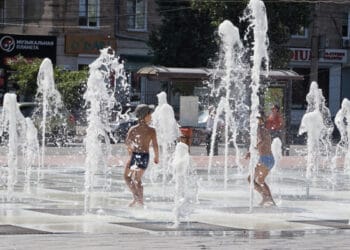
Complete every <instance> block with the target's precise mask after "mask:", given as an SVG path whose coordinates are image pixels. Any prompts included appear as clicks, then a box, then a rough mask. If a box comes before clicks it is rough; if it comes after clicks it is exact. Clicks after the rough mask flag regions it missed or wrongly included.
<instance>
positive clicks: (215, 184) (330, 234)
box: [0, 144, 350, 249]
mask: <svg viewBox="0 0 350 250" xmlns="http://www.w3.org/2000/svg"><path fill="white" fill-rule="evenodd" d="M232 150H233V149H232V148H230V158H229V160H228V163H229V164H228V168H227V177H228V178H227V185H226V188H225V185H224V179H225V178H224V173H225V168H224V157H223V155H222V153H223V148H220V155H219V156H215V157H214V159H213V167H212V171H211V174H210V175H208V170H207V169H208V157H207V156H205V149H204V147H203V146H201V147H192V148H191V158H192V171H191V180H194V182H193V183H189V184H188V186H187V187H186V192H187V194H189V195H187V196H186V197H188V198H187V199H188V200H187V201H188V202H187V203H186V207H185V208H183V210H182V211H183V214H181V217H180V224H179V225H178V226H174V222H175V217H176V216H175V215H176V213H175V212H174V206H175V203H174V195H175V191H174V188H175V183H174V180H171V179H168V180H166V182H163V181H162V180H161V179H159V178H155V177H154V176H152V173H154V170H152V168H154V169H155V168H157V166H156V165H151V166H150V167H149V169H148V170H147V172H146V175H145V178H144V194H145V205H146V206H145V207H144V208H140V207H136V208H129V207H128V204H129V202H130V201H131V199H132V196H131V193H130V192H129V190H127V189H126V186H125V183H124V180H123V169H124V167H123V165H124V162H125V159H126V158H125V149H124V148H123V146H122V145H121V144H117V145H114V146H113V156H112V157H110V158H109V160H108V169H107V171H105V172H103V171H102V170H101V171H98V174H97V175H96V178H95V182H94V185H93V186H94V187H93V191H92V192H91V193H89V198H90V199H89V203H88V205H86V203H85V202H84V200H85V198H86V193H85V192H84V190H85V188H84V173H85V169H84V159H85V156H84V154H83V152H84V148H83V147H81V146H79V145H76V146H75V147H64V148H60V149H58V148H53V147H52V148H47V149H46V152H47V154H46V156H45V163H46V164H45V167H44V168H43V169H40V170H39V169H38V168H37V167H36V166H35V167H33V169H32V174H31V179H30V185H29V187H28V185H26V178H25V174H24V169H23V167H22V166H23V162H22V163H21V161H20V164H19V165H20V167H19V170H18V182H17V183H16V185H15V187H14V191H13V192H12V191H11V192H9V190H8V188H7V187H6V185H5V183H6V178H5V177H6V168H7V167H6V161H7V159H6V158H7V157H6V150H5V149H1V158H0V163H1V166H2V167H1V171H2V178H1V181H2V183H1V185H2V186H1V188H2V191H1V193H0V199H1V200H0V206H1V208H0V243H1V244H0V249H349V246H350V230H349V229H350V225H349V219H350V175H349V174H347V173H345V172H344V170H343V169H342V167H339V168H337V169H336V170H333V171H332V170H331V168H329V167H327V166H324V167H323V168H321V169H319V170H318V173H317V174H315V175H314V177H313V178H312V180H311V181H309V182H308V181H306V179H305V159H304V154H305V153H304V152H303V147H293V148H292V149H291V154H290V156H285V157H284V158H283V159H282V160H281V162H280V164H279V166H277V167H276V168H275V169H273V171H272V172H271V174H270V176H269V177H268V179H267V182H268V183H269V184H270V187H271V190H272V193H273V196H274V199H275V201H276V203H277V206H276V207H268V208H265V207H260V206H259V205H258V204H259V202H260V197H258V195H257V194H256V193H255V194H254V196H253V199H252V201H253V203H252V204H253V206H252V207H251V205H250V204H251V203H250V200H251V199H250V192H249V185H248V183H247V173H248V168H247V167H246V165H247V162H244V161H241V162H242V164H243V166H244V167H243V168H239V167H237V165H236V164H235V159H234V157H233V156H231V155H232V152H231V151H232ZM38 171H40V174H41V177H40V180H39V183H38V182H37V175H38Z"/></svg>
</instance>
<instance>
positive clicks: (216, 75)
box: [208, 20, 248, 189]
mask: <svg viewBox="0 0 350 250" xmlns="http://www.w3.org/2000/svg"><path fill="white" fill-rule="evenodd" d="M219 36H220V39H221V43H222V45H221V48H220V55H219V61H218V62H217V66H216V69H215V70H214V72H213V74H212V76H211V83H210V84H209V86H210V87H211V89H212V93H211V94H212V96H215V97H220V102H219V104H218V107H217V110H216V115H215V118H214V125H213V133H212V137H211V147H210V149H211V150H210V153H209V156H210V157H209V163H208V178H210V173H211V167H212V158H213V149H214V143H215V139H216V137H217V128H218V122H219V121H220V119H219V117H220V116H222V115H224V116H225V119H224V120H225V129H224V138H225V165H224V167H225V168H224V169H225V171H224V187H225V189H226V188H227V179H228V176H227V167H228V161H227V159H228V145H229V139H230V138H229V130H230V132H231V134H232V136H231V139H230V140H231V141H232V143H233V145H234V147H235V152H236V164H237V166H238V167H239V168H240V169H242V166H241V164H240V162H239V157H240V150H239V148H238V144H237V140H236V139H237V134H238V130H241V131H242V130H243V129H244V127H245V126H244V125H243V122H242V121H244V120H246V119H244V115H245V114H247V110H248V107H247V105H245V101H246V87H245V82H244V80H245V79H246V78H247V72H248V70H247V65H246V64H244V62H243V61H242V58H243V56H244V52H245V51H244V47H243V44H242V42H241V39H240V35H239V30H238V28H237V27H235V26H234V25H233V24H232V23H231V22H230V21H228V20H225V21H224V22H222V23H221V24H220V25H219ZM222 95H224V96H222Z"/></svg>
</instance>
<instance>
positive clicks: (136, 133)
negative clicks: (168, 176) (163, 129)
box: [124, 104, 159, 206]
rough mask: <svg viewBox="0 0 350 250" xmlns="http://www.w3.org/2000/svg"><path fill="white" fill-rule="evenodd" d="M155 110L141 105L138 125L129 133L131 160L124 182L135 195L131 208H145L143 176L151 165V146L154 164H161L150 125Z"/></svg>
mask: <svg viewBox="0 0 350 250" xmlns="http://www.w3.org/2000/svg"><path fill="white" fill-rule="evenodd" d="M152 112H153V108H151V107H150V106H148V105H146V104H140V105H138V106H137V107H136V109H135V114H136V117H137V118H138V124H137V125H135V126H133V127H131V128H130V129H129V131H128V134H127V137H126V140H125V144H126V146H127V150H128V154H129V160H128V161H127V163H126V166H125V171H124V180H125V182H126V184H127V185H128V187H129V188H130V190H131V192H132V194H133V198H134V199H133V201H132V202H131V203H130V204H129V206H135V205H137V206H143V205H144V203H143V186H142V176H143V174H144V172H145V171H146V169H147V167H148V163H149V157H150V155H149V148H150V144H152V146H153V150H154V159H153V161H154V163H156V164H158V162H159V149H158V142H157V134H156V131H155V129H154V128H152V127H150V126H149V124H150V122H151V119H152Z"/></svg>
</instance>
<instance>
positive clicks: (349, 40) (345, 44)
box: [342, 39, 350, 49]
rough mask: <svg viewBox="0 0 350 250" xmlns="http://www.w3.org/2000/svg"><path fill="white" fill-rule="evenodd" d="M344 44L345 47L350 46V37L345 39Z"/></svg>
mask: <svg viewBox="0 0 350 250" xmlns="http://www.w3.org/2000/svg"><path fill="white" fill-rule="evenodd" d="M342 45H343V48H344V49H347V48H350V39H343V44H342Z"/></svg>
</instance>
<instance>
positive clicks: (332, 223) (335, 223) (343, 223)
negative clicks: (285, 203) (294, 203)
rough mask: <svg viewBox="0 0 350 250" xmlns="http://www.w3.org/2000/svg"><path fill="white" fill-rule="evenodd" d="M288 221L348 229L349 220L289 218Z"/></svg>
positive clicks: (349, 227)
mask: <svg viewBox="0 0 350 250" xmlns="http://www.w3.org/2000/svg"><path fill="white" fill-rule="evenodd" d="M289 222H297V223H305V224H311V225H317V226H324V227H333V228H337V229H350V225H349V220H290V221H289Z"/></svg>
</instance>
